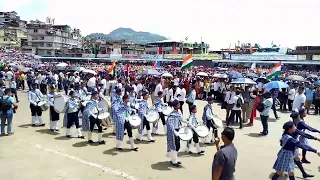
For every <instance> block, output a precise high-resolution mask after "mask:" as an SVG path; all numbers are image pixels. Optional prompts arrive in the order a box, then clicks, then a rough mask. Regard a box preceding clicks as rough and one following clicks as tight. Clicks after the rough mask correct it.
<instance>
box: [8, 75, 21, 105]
mask: <svg viewBox="0 0 320 180" xmlns="http://www.w3.org/2000/svg"><path fill="white" fill-rule="evenodd" d="M9 88H10V89H11V93H12V94H13V95H14V96H15V98H16V102H17V103H18V102H19V99H18V93H17V83H16V81H15V80H14V79H12V80H11V81H10V82H9Z"/></svg>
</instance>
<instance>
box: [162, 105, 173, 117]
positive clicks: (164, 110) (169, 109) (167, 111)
mask: <svg viewBox="0 0 320 180" xmlns="http://www.w3.org/2000/svg"><path fill="white" fill-rule="evenodd" d="M172 111H173V109H172V107H170V106H163V107H162V113H163V114H164V115H165V116H169V114H170V113H171V112H172Z"/></svg>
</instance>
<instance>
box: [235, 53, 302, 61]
mask: <svg viewBox="0 0 320 180" xmlns="http://www.w3.org/2000/svg"><path fill="white" fill-rule="evenodd" d="M231 60H244V61H246V60H252V61H263V60H277V61H296V60H298V57H297V55H251V54H231Z"/></svg>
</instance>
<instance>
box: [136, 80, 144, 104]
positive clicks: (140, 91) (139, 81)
mask: <svg viewBox="0 0 320 180" xmlns="http://www.w3.org/2000/svg"><path fill="white" fill-rule="evenodd" d="M142 90H143V85H142V83H141V80H138V84H137V89H136V94H137V99H141V93H142Z"/></svg>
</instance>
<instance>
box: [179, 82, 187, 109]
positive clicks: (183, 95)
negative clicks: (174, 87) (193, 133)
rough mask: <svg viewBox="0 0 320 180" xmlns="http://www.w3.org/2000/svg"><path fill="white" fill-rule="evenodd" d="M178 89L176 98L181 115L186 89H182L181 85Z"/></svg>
mask: <svg viewBox="0 0 320 180" xmlns="http://www.w3.org/2000/svg"><path fill="white" fill-rule="evenodd" d="M179 87H180V96H179V97H178V100H179V103H180V111H181V113H182V114H183V104H184V101H185V100H186V93H187V92H186V89H185V88H184V85H183V84H180V85H179Z"/></svg>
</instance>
